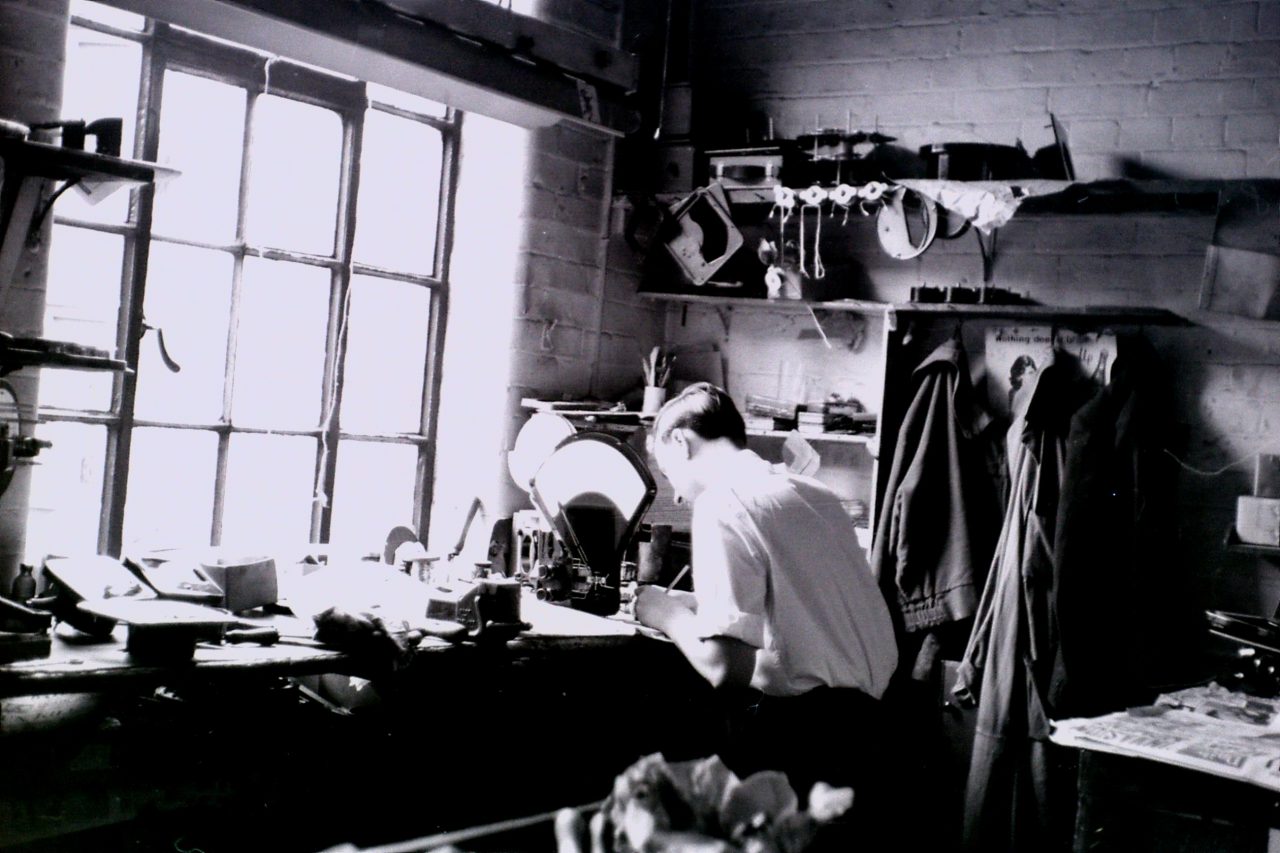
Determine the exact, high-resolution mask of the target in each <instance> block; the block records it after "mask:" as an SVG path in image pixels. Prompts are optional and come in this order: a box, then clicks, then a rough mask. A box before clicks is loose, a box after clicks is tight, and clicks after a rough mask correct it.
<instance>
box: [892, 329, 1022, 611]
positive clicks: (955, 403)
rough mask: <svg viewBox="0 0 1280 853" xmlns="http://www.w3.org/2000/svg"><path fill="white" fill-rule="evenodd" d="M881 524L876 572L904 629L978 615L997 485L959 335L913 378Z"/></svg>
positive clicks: (985, 419)
mask: <svg viewBox="0 0 1280 853" xmlns="http://www.w3.org/2000/svg"><path fill="white" fill-rule="evenodd" d="M912 376H913V378H914V379H915V381H916V382H917V383H918V384H917V387H916V393H915V396H914V398H913V399H912V401H911V405H910V407H909V408H908V409H907V412H906V415H905V416H904V417H903V419H902V424H901V427H900V430H899V433H898V441H897V446H896V447H895V448H894V454H893V464H892V467H891V468H890V472H889V479H888V481H887V482H886V485H885V491H884V498H883V501H882V504H881V506H882V510H881V514H880V518H879V521H878V522H877V524H876V536H875V542H874V544H873V547H872V551H871V568H872V571H873V572H874V573H875V575H876V577H877V578H878V579H879V580H880V585H881V589H882V590H884V591H885V593H886V598H888V599H889V601H890V603H891V604H893V603H894V602H896V603H897V605H898V607H897V610H898V615H899V617H900V618H901V621H902V627H903V628H905V630H906V631H909V632H918V631H925V630H928V629H932V628H936V627H938V626H940V625H943V624H945V623H948V622H955V621H958V620H962V619H965V618H967V617H970V616H972V615H973V613H974V611H975V609H976V608H977V603H978V592H979V590H981V588H982V582H983V579H984V577H985V574H986V570H987V566H988V565H989V563H990V559H991V550H992V547H993V546H994V544H995V537H996V534H997V533H998V531H999V523H1000V522H999V518H1000V505H999V492H998V484H997V483H996V482H995V481H994V480H995V478H993V477H992V474H991V469H990V467H989V465H988V457H989V453H988V452H987V450H988V448H989V446H990V441H989V440H988V438H987V436H986V435H985V434H984V430H986V429H987V427H988V425H989V424H990V423H991V418H990V416H989V415H987V414H986V412H984V411H983V410H982V409H981V407H979V405H978V403H977V400H976V398H975V395H974V391H973V387H972V384H971V381H970V378H969V368H968V362H967V359H966V357H965V353H964V348H963V347H962V346H961V344H960V341H959V339H958V338H953V339H951V340H949V341H947V342H946V343H944V344H942V345H941V346H939V347H938V348H937V349H935V350H934V351H933V352H932V353H931V354H930V355H929V356H928V358H926V359H925V360H924V361H923V362H921V363H920V365H919V366H917V367H916V369H915V371H914V372H913V373H912Z"/></svg>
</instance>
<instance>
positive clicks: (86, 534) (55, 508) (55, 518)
mask: <svg viewBox="0 0 1280 853" xmlns="http://www.w3.org/2000/svg"><path fill="white" fill-rule="evenodd" d="M50 372H52V371H50ZM36 437H38V438H43V439H45V440H47V441H51V442H53V447H48V448H45V449H44V450H41V451H40V455H39V456H37V457H36V465H35V467H34V468H33V469H32V471H31V504H30V507H29V508H28V510H27V545H26V560H27V562H29V563H37V562H39V561H41V560H43V559H44V558H45V557H47V556H49V555H50V554H96V553H98V516H99V513H100V512H101V511H102V472H103V460H104V459H105V456H106V447H107V429H106V427H102V426H96V425H92V424H73V423H45V424H39V425H38V426H37V427H36Z"/></svg>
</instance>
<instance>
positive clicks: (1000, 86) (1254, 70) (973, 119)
mask: <svg viewBox="0 0 1280 853" xmlns="http://www.w3.org/2000/svg"><path fill="white" fill-rule="evenodd" d="M701 8H702V12H701V17H700V19H699V27H700V33H701V37H700V39H699V45H700V51H701V52H702V55H701V56H700V57H699V61H698V68H699V71H700V73H701V74H702V75H703V78H702V79H703V84H704V85H705V86H707V87H709V89H710V90H711V91H712V92H713V93H714V94H713V95H712V96H711V97H709V98H703V99H701V101H700V103H702V104H703V115H704V119H711V121H710V122H709V123H710V124H711V125H712V126H713V127H720V128H732V127H733V126H734V125H735V124H737V122H736V121H735V119H734V116H733V114H732V113H727V114H726V113H725V112H723V111H717V112H718V113H719V114H718V115H708V113H709V112H711V111H710V110H709V109H707V108H708V107H709V106H710V104H731V105H733V107H732V108H733V109H735V110H737V109H744V108H745V109H754V110H761V111H764V112H766V113H767V114H769V115H771V116H772V117H773V119H774V122H775V128H776V130H777V132H778V134H779V135H780V136H794V135H795V134H796V133H799V132H803V131H806V130H810V129H812V128H814V127H815V125H822V126H836V127H844V126H845V124H846V122H849V123H851V124H852V125H853V126H854V127H856V128H872V127H876V126H879V127H880V129H881V130H883V131H885V132H886V133H889V134H892V135H895V136H897V137H898V138H899V139H900V140H901V142H902V144H904V145H906V146H907V147H910V148H915V147H916V146H919V145H922V144H925V143H929V142H939V141H961V140H971V141H988V142H999V143H1006V144H1012V143H1013V142H1014V140H1015V139H1018V138H1021V139H1022V140H1023V141H1024V142H1025V143H1026V145H1027V147H1028V148H1029V149H1032V150H1034V148H1035V147H1038V146H1040V145H1043V144H1046V143H1047V142H1048V141H1051V139H1052V135H1051V133H1050V132H1049V131H1048V129H1047V127H1046V124H1047V121H1046V119H1047V115H1048V113H1050V112H1052V113H1054V114H1056V115H1057V116H1058V117H1059V118H1060V119H1062V121H1063V122H1064V124H1065V125H1066V126H1067V129H1068V132H1069V135H1070V138H1071V149H1072V154H1073V157H1074V159H1075V163H1076V167H1077V173H1078V174H1079V175H1080V177H1082V178H1099V177H1110V176H1116V175H1119V174H1121V173H1122V171H1123V169H1124V167H1125V164H1126V161H1131V160H1132V161H1135V162H1136V163H1138V164H1141V165H1143V166H1148V167H1153V168H1158V169H1168V170H1171V171H1175V172H1180V173H1184V174H1193V175H1196V176H1200V177H1222V178H1239V177H1277V176H1280V156H1277V137H1278V135H1280V123H1278V122H1280V116H1278V115H1277V113H1278V112H1280V6H1278V5H1277V4H1276V3H1275V2H1272V0H1254V1H1253V2H1217V0H1213V2H1210V1H1209V0H1181V2H1180V0H1140V2H1119V0H1090V2H1080V3H1069V4H1067V3H1059V2H1056V1H1055V2H1044V0H954V2H951V0H800V2H781V3H780V2H774V1H773V0H704V2H703V3H702V7H701Z"/></svg>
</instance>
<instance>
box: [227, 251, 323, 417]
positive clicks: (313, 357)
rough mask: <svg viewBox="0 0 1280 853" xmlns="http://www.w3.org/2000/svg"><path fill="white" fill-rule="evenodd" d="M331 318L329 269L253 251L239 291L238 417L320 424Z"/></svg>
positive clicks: (235, 410) (235, 407)
mask: <svg viewBox="0 0 1280 853" xmlns="http://www.w3.org/2000/svg"><path fill="white" fill-rule="evenodd" d="M328 317H329V271H328V270H325V269H320V268H319V267H308V266H303V265H302V264H291V263H285V262H283V261H264V260H261V259H259V258H247V259H246V260H245V262H244V281H243V284H242V286H241V293H240V318H239V322H238V330H239V339H238V342H237V347H236V369H235V391H234V403H233V407H232V419H233V420H234V422H235V423H238V424H241V425H246V426H259V427H273V428H277V429H281V428H295V429H309V428H314V427H316V426H317V425H318V424H319V423H320V391H321V389H320V386H321V382H322V380H323V379H324V345H325V335H326V326H327V323H328Z"/></svg>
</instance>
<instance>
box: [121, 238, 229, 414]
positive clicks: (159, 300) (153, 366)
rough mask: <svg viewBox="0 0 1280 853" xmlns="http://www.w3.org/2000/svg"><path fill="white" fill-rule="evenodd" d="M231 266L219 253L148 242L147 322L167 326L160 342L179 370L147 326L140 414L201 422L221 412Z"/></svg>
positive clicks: (141, 357) (140, 379) (141, 363)
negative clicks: (166, 358)
mask: <svg viewBox="0 0 1280 853" xmlns="http://www.w3.org/2000/svg"><path fill="white" fill-rule="evenodd" d="M231 271H232V259H231V256H230V255H228V254H226V253H224V252H217V251H212V250H209V249H194V248H190V247H188V246H178V245H174V244H172V243H159V242H153V243H152V244H151V260H150V262H149V264H148V266H147V295H146V301H145V303H144V311H145V314H146V320H147V323H148V324H149V325H151V326H155V327H156V328H159V329H163V330H164V342H165V347H166V348H167V349H168V351H169V355H170V356H171V357H172V358H173V360H174V361H175V362H177V364H178V366H179V367H181V368H182V370H181V371H180V372H178V373H174V372H172V371H170V370H169V368H168V367H166V366H165V364H164V362H163V360H162V359H161V357H160V338H159V335H158V334H157V333H156V332H154V331H148V332H147V333H146V334H145V336H144V337H143V339H142V347H141V351H140V353H139V357H138V400H137V409H136V411H137V414H138V417H140V418H143V419H146V420H163V421H172V422H177V423H206V424H207V423H214V422H217V421H218V420H220V419H221V418H222V386H223V384H224V380H225V376H226V369H227V368H226V365H227V323H228V317H229V314H230V312H231Z"/></svg>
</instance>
